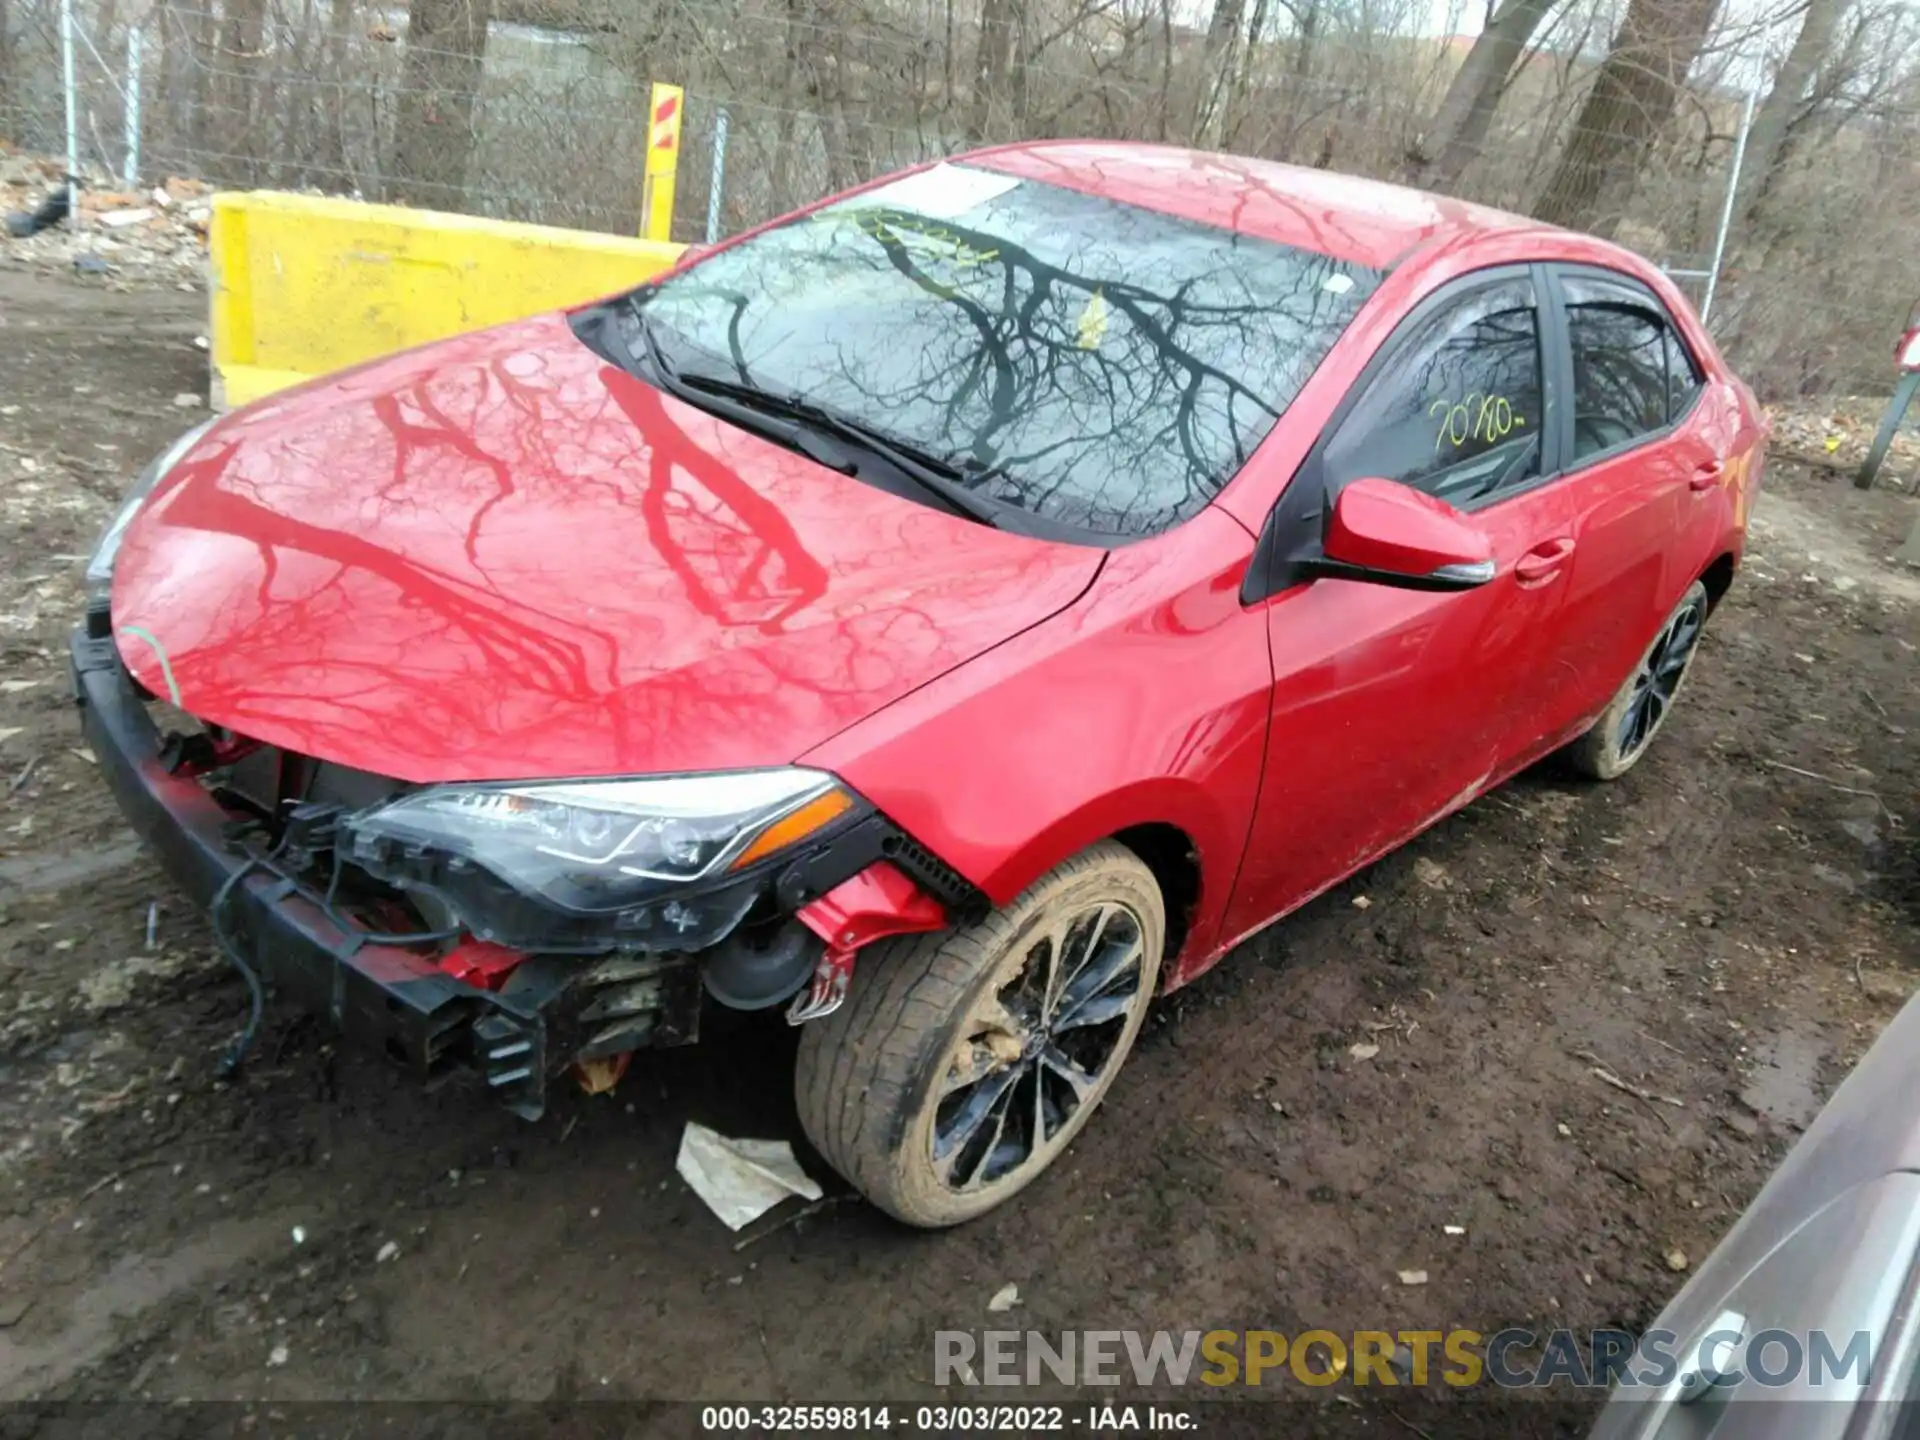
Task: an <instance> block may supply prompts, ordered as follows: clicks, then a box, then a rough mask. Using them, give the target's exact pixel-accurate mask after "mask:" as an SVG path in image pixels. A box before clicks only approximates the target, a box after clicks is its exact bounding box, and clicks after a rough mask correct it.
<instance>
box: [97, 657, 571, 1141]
mask: <svg viewBox="0 0 1920 1440" xmlns="http://www.w3.org/2000/svg"><path fill="white" fill-rule="evenodd" d="M70 658H71V663H72V676H73V688H74V697H75V699H76V700H77V701H78V702H79V705H80V712H81V725H82V728H83V729H84V731H85V733H86V737H87V741H88V743H89V744H90V745H91V746H92V748H93V753H94V755H95V757H96V758H97V759H98V761H99V765H100V771H101V773H102V775H103V776H104V777H105V778H106V781H107V784H108V786H109V787H110V788H111V789H112V791H113V793H114V796H115V798H116V799H117V800H118V801H119V804H120V808H121V810H122V811H123V812H124V813H125V815H126V817H127V820H128V821H129V822H130V823H131V824H132V826H133V828H134V829H135V831H137V832H138V833H139V835H140V837H141V839H142V840H143V841H145V843H146V844H147V846H148V847H149V848H150V849H152V851H153V852H154V853H155V854H156V855H157V856H158V857H159V859H160V861H161V864H162V865H163V866H164V867H165V868H166V870H167V872H168V874H169V875H171V876H172V878H173V880H174V881H175V883H177V884H178V885H179V886H180V887H181V888H182V889H183V890H185V891H186V892H187V893H188V894H189V895H190V896H192V897H193V899H194V901H195V903H196V904H198V905H199V906H201V907H202V908H203V909H204V908H206V907H207V906H209V905H210V904H211V903H212V901H213V899H214V897H215V895H216V894H217V893H218V892H219V891H220V889H221V887H222V886H223V885H225V884H227V882H228V881H229V880H230V879H232V877H233V875H234V874H235V872H236V871H239V870H242V869H247V870H248V873H247V874H246V875H244V876H242V877H241V878H240V879H239V880H238V881H237V882H235V883H234V885H233V888H232V889H231V891H230V892H229V893H228V897H227V900H226V903H225V906H224V907H223V910H222V920H223V929H224V931H225V933H226V935H227V937H228V939H229V941H230V942H231V943H232V944H234V945H235V946H237V947H239V948H240V949H241V951H242V953H243V955H244V956H245V957H246V958H247V959H248V960H249V961H250V962H252V963H253V964H254V965H255V968H256V969H258V970H259V972H260V973H261V975H262V977H263V978H265V979H266V980H268V981H269V982H270V983H271V984H272V985H273V986H274V987H275V988H276V989H277V990H279V991H281V992H282V993H284V994H286V995H288V996H289V997H290V998H292V999H294V1000H295V1002H296V1003H298V1004H300V1005H301V1006H303V1007H304V1008H306V1009H307V1010H309V1011H311V1012H313V1013H315V1014H319V1015H324V1016H326V1017H328V1018H329V1019H330V1020H331V1021H332V1022H333V1024H334V1025H335V1027H336V1028H338V1029H339V1030H340V1031H342V1032H343V1033H344V1034H347V1035H349V1036H350V1037H352V1038H353V1039H354V1040H355V1041H356V1042H359V1043H363V1044H371V1045H372V1046H374V1047H375V1048H378V1049H381V1050H384V1051H385V1052H386V1053H387V1054H388V1055H389V1056H391V1057H392V1058H394V1059H397V1060H400V1061H402V1062H403V1063H405V1064H406V1065H407V1066H408V1067H409V1068H412V1069H415V1070H416V1071H417V1072H418V1073H419V1074H420V1075H421V1076H422V1078H426V1079H435V1078H439V1077H441V1076H444V1075H449V1074H452V1073H455V1072H458V1071H460V1070H463V1069H464V1070H471V1071H475V1072H477V1073H478V1074H479V1075H480V1076H481V1077H482V1078H483V1079H484V1080H485V1081H486V1083H487V1084H488V1086H489V1087H490V1088H491V1089H492V1090H493V1092H494V1093H495V1094H496V1095H497V1096H498V1097H499V1098H500V1099H501V1100H502V1101H503V1102H504V1103H506V1105H507V1106H508V1108H510V1109H512V1110H514V1111H516V1112H517V1113H519V1114H522V1115H526V1116H528V1117H529V1118H533V1117H536V1116H538V1115H539V1114H540V1113H541V1112H542V1110H543V1109H544V1106H545V1087H546V1081H547V1075H548V1070H549V1060H548V1047H549V1036H548V1033H547V1032H548V1029H549V1025H548V1017H547V1015H546V1014H545V1013H544V1012H545V1009H546V1007H547V1006H549V1004H550V1003H551V1002H552V1001H553V1000H554V999H555V998H556V997H557V996H558V995H559V994H560V993H561V992H562V991H563V990H565V988H566V985H567V981H568V979H569V977H570V976H571V975H573V974H574V973H576V972H577V971H578V968H579V967H578V964H577V962H573V963H570V962H567V961H565V960H564V959H561V958H560V957H555V960H556V962H557V963H553V964H545V963H542V961H543V959H544V958H545V957H534V958H533V959H530V960H529V961H527V962H525V963H523V964H522V965H520V966H518V967H517V968H516V969H515V971H514V972H513V974H512V975H511V976H510V977H509V978H508V980H507V983H506V984H505V985H504V986H502V988H501V989H500V990H499V991H489V990H484V989H481V988H479V987H477V986H474V985H470V984H467V983H465V982H464V981H461V980H458V979H456V978H454V977H453V976H451V975H449V974H447V973H446V972H445V971H443V970H441V969H440V968H439V967H438V966H437V965H436V964H435V963H434V961H433V960H432V959H431V958H430V957H428V956H425V955H420V954H416V953H414V952H413V951H410V950H406V949H402V948H399V947H396V946H392V945H380V944H372V943H368V942H366V941H364V940H363V939H362V938H360V937H359V936H357V935H355V934H353V933H352V932H350V931H346V930H342V929H341V928H340V927H339V926H337V925H335V924H334V923H333V921H332V920H330V919H329V918H328V917H327V915H326V914H325V913H324V912H323V911H322V910H321V908H320V907H319V905H317V904H315V903H314V902H313V901H312V900H311V899H309V898H307V897H306V896H305V895H304V894H303V893H302V890H301V887H300V885H299V884H298V883H297V882H296V881H295V880H294V879H292V878H291V877H289V876H287V875H285V874H282V873H280V872H278V871H276V870H274V869H273V868H272V867H271V866H270V865H266V866H263V865H262V864H261V862H260V861H259V859H258V857H252V856H249V855H248V854H247V853H246V852H245V851H244V850H242V849H241V848H240V847H239V846H238V845H237V844H235V843H233V842H232V841H231V840H230V838H229V831H230V827H231V825H232V819H233V817H232V816H230V815H229V814H228V813H227V812H226V811H225V810H223V809H222V808H221V806H220V805H219V804H218V803H217V802H216V801H215V800H214V798H213V797H212V796H211V795H209V794H208V793H207V791H206V790H205V789H203V788H202V787H201V785H200V784H199V782H198V781H197V780H195V779H194V778H193V777H191V776H189V775H185V774H174V773H171V772H170V771H169V770H168V769H167V767H166V766H165V764H163V763H162V761H161V759H160V744H161V737H160V733H159V730H158V728H157V727H156V726H155V725H154V723H153V720H152V718H151V717H150V716H149V715H148V714H147V711H146V707H145V705H144V704H143V703H142V702H141V698H140V696H139V694H138V693H137V692H136V691H135V690H134V688H133V684H132V681H131V679H130V677H129V676H128V674H127V671H126V669H125V667H124V665H123V664H122V663H121V660H120V657H119V654H118V652H117V651H116V649H115V647H114V643H113V641H112V639H111V638H109V637H106V636H95V635H91V634H89V633H87V631H85V630H79V631H76V632H75V633H74V636H73V640H72V646H71V655H70Z"/></svg>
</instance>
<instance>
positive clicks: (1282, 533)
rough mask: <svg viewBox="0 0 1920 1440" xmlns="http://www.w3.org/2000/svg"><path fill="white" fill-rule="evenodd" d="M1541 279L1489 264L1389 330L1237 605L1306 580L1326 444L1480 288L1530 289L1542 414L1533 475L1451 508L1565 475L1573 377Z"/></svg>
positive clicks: (1273, 514)
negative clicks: (1420, 335) (1442, 314)
mask: <svg viewBox="0 0 1920 1440" xmlns="http://www.w3.org/2000/svg"><path fill="white" fill-rule="evenodd" d="M1548 280H1549V273H1548V265H1547V264H1546V263H1545V262H1541V261H1517V262H1514V261H1509V262H1506V263H1503V264H1499V265H1491V266H1488V267H1486V268H1484V269H1480V270H1472V271H1469V272H1467V273H1466V274H1465V275H1460V276H1456V277H1455V278H1454V279H1452V280H1450V281H1448V282H1447V283H1446V284H1444V285H1442V286H1441V287H1440V288H1439V289H1437V290H1435V291H1434V292H1433V293H1432V294H1430V295H1427V296H1425V297H1424V298H1422V299H1421V300H1420V302H1419V303H1418V304H1416V305H1415V306H1414V307H1413V308H1412V309H1411V310H1409V311H1408V312H1407V313H1406V314H1405V315H1404V316H1402V317H1401V319H1400V323H1399V324H1397V325H1395V326H1394V327H1393V333H1392V334H1390V335H1388V336H1387V338H1386V339H1385V340H1384V341H1382V342H1381V344H1380V347H1379V348H1378V349H1377V350H1375V351H1374V352H1373V355H1372V356H1371V358H1369V359H1368V361H1367V363H1366V365H1365V367H1363V368H1362V369H1361V371H1360V373H1359V375H1357V376H1355V377H1354V381H1353V383H1352V384H1351V385H1349V386H1348V387H1347V391H1346V393H1345V394H1344V395H1342V396H1341V397H1340V402H1339V404H1337V405H1335V406H1334V408H1333V411H1332V413H1331V414H1330V415H1328V417H1327V419H1326V422H1325V423H1324V424H1323V425H1322V426H1321V427H1320V434H1319V435H1318V436H1317V437H1316V438H1315V440H1314V442H1313V448H1312V449H1310V450H1309V451H1308V452H1307V454H1306V458H1305V459H1303V460H1302V461H1301V462H1300V465H1299V468H1298V469H1296V470H1295V471H1294V472H1293V477H1292V478H1291V479H1290V480H1288V482H1287V484H1286V487H1285V488H1284V489H1283V490H1282V491H1281V492H1280V497H1279V499H1277V500H1276V501H1274V504H1273V509H1272V510H1271V511H1269V512H1268V514H1267V522H1266V524H1265V525H1263V526H1261V527H1260V538H1259V540H1258V541H1257V542H1256V544H1255V545H1254V551H1253V558H1252V560H1251V561H1250V562H1249V563H1248V565H1247V574H1246V578H1245V579H1244V580H1243V581H1242V582H1241V585H1240V603H1241V604H1243V605H1256V604H1258V603H1260V602H1261V601H1263V600H1266V599H1268V598H1270V597H1272V596H1274V595H1278V594H1279V593H1280V592H1281V591H1283V590H1289V589H1291V588H1292V587H1293V586H1295V585H1297V584H1300V583H1302V581H1303V580H1305V579H1306V578H1307V577H1306V576H1305V575H1304V574H1302V573H1301V571H1300V566H1299V562H1300V561H1303V560H1308V559H1316V558H1319V554H1320V536H1321V534H1322V532H1323V530H1324V528H1325V524H1326V517H1327V514H1328V512H1329V510H1330V508H1331V503H1332V501H1333V499H1334V497H1333V496H1332V495H1330V494H1328V493H1327V490H1326V478H1325V473H1324V470H1325V464H1326V451H1327V446H1328V444H1329V443H1330V442H1331V441H1332V439H1333V436H1334V435H1335V433H1336V432H1338V430H1339V429H1340V427H1341V425H1343V424H1344V423H1345V422H1346V419H1347V416H1348V415H1350V414H1351V413H1352V412H1353V409H1354V407H1355V406H1356V405H1358V404H1359V403H1360V400H1361V397H1362V396H1364V395H1365V394H1366V393H1367V390H1368V388H1369V387H1370V386H1371V385H1372V384H1373V382H1374V381H1375V380H1376V379H1378V378H1379V376H1380V373H1381V372H1382V371H1383V370H1385V369H1386V368H1387V367H1388V366H1390V365H1392V364H1393V363H1394V362H1395V361H1396V360H1398V359H1399V358H1400V356H1401V355H1402V354H1403V353H1404V351H1405V349H1406V346H1407V344H1408V342H1409V341H1410V340H1411V339H1412V338H1413V336H1414V335H1415V334H1416V333H1417V332H1418V330H1419V328H1420V327H1421V326H1422V325H1424V324H1425V323H1426V322H1427V321H1428V320H1430V319H1431V318H1432V317H1433V316H1434V314H1435V313H1436V312H1438V311H1440V310H1443V309H1447V308H1451V307H1452V306H1454V305H1457V304H1459V303H1460V302H1461V301H1463V300H1466V299H1468V298H1470V297H1471V296H1473V295H1475V294H1477V293H1478V292H1479V291H1482V290H1488V289H1492V288H1493V287H1494V286H1496V285H1506V284H1511V283H1513V282H1514V281H1526V282H1528V284H1529V288H1530V290H1531V295H1532V302H1533V311H1534V317H1535V322H1536V326H1537V328H1538V330H1539V335H1540V403H1541V408H1542V410H1543V411H1544V412H1545V413H1544V415H1543V416H1542V421H1541V429H1542V441H1541V452H1540V473H1539V474H1538V475H1536V476H1534V477H1533V478H1532V479H1530V480H1526V481H1523V482H1521V483H1520V484H1517V485H1512V486H1509V487H1507V488H1505V489H1502V490H1497V491H1495V492H1494V493H1493V494H1491V495H1487V496H1483V497H1481V498H1480V499H1478V500H1474V501H1471V502H1469V503H1467V504H1465V505H1462V506H1459V507H1458V508H1459V509H1461V510H1462V511H1464V512H1466V513H1468V514H1472V513H1474V512H1475V511H1478V510H1486V509H1490V508H1492V507H1493V506H1495V505H1501V504H1505V503H1506V502H1507V501H1508V500H1512V499H1514V498H1516V497H1518V496H1521V495H1529V494H1532V493H1533V492H1534V491H1535V490H1538V489H1540V488H1541V487H1542V486H1545V485H1550V484H1553V483H1554V482H1555V481H1557V480H1559V479H1560V478H1561V477H1562V476H1563V475H1564V474H1566V473H1567V471H1566V470H1565V468H1564V461H1565V457H1567V456H1570V455H1571V454H1572V453H1573V443H1572V442H1573V434H1572V431H1573V420H1572V410H1571V407H1569V406H1566V405H1563V404H1561V403H1560V402H1561V399H1562V396H1563V395H1565V394H1569V393H1571V392H1570V391H1569V390H1567V389H1566V388H1565V387H1566V386H1568V385H1569V384H1570V383H1571V380H1572V374H1573V356H1572V351H1571V350H1570V349H1569V348H1568V344H1567V332H1566V316H1565V314H1564V312H1563V311H1562V309H1561V308H1560V306H1559V305H1558V304H1557V303H1556V302H1557V301H1558V299H1559V293H1560V292H1559V289H1558V287H1557V286H1555V287H1553V288H1551V289H1549V288H1548Z"/></svg>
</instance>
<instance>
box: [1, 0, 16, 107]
mask: <svg viewBox="0 0 1920 1440" xmlns="http://www.w3.org/2000/svg"><path fill="white" fill-rule="evenodd" d="M13 84H14V80H13V15H12V0H0V111H4V110H5V109H7V107H8V106H9V105H10V104H11V103H12V101H13Z"/></svg>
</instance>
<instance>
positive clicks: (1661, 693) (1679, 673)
mask: <svg viewBox="0 0 1920 1440" xmlns="http://www.w3.org/2000/svg"><path fill="white" fill-rule="evenodd" d="M1706 618H1707V617H1706V606H1705V604H1704V603H1703V602H1702V601H1700V600H1694V601H1691V602H1690V603H1688V604H1686V605H1683V606H1681V608H1680V609H1678V610H1676V611H1675V612H1674V613H1673V615H1672V617H1671V618H1670V619H1669V620H1668V621H1667V623H1666V627H1665V628H1664V629H1662V630H1661V632H1660V634H1659V636H1658V638H1656V639H1655V640H1654V642H1653V648H1652V649H1650V650H1649V651H1648V652H1647V658H1646V659H1645V660H1643V661H1641V662H1640V669H1639V671H1638V673H1636V674H1635V675H1634V677H1633V695H1632V698H1631V699H1630V700H1628V702H1627V710H1626V713H1625V714H1624V715H1622V716H1621V717H1620V730H1619V735H1618V742H1619V747H1620V757H1621V759H1622V760H1623V761H1631V760H1632V759H1633V758H1634V757H1636V756H1637V755H1639V753H1640V752H1641V751H1642V750H1644V749H1646V748H1647V743H1648V742H1649V741H1650V740H1652V739H1653V733H1654V731H1656V730H1658V729H1659V728H1660V722H1661V721H1663V720H1664V719H1666V716H1667V709H1668V707H1669V706H1670V705H1671V704H1672V703H1673V697H1674V693H1675V692H1676V691H1677V690H1679V688H1680V681H1681V680H1682V679H1683V678H1684V677H1685V675H1686V673H1687V663H1688V662H1689V661H1690V660H1692V659H1693V652H1694V648H1695V647H1696V646H1697V645H1698V644H1699V643H1700V631H1701V629H1702V627H1703V626H1704V625H1705V624H1706Z"/></svg>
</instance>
